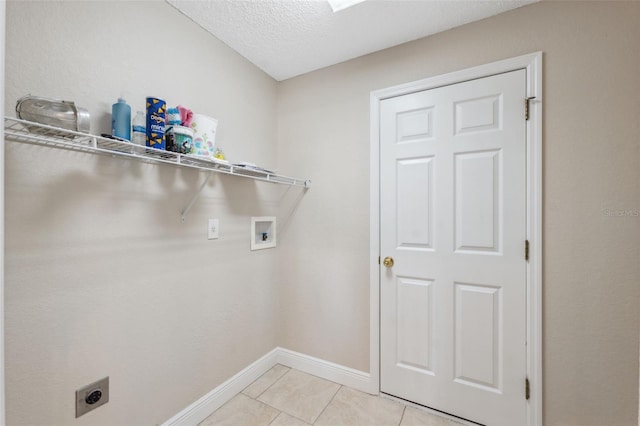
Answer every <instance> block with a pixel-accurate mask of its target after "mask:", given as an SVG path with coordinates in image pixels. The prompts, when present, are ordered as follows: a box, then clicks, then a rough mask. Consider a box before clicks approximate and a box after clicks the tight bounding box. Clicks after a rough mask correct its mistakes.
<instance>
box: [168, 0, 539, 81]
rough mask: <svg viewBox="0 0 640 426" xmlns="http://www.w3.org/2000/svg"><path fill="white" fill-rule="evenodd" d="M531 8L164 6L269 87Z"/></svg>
mask: <svg viewBox="0 0 640 426" xmlns="http://www.w3.org/2000/svg"><path fill="white" fill-rule="evenodd" d="M535 1H538V0H486V1H485V0H368V1H365V2H364V3H360V4H357V5H355V6H353V7H350V8H348V9H345V10H342V11H340V12H337V13H334V12H333V11H332V10H331V7H330V6H329V3H327V2H326V1H323V0H167V2H168V3H169V4H171V5H173V6H174V7H176V8H177V9H178V10H180V11H181V12H182V13H184V14H185V15H186V16H188V17H190V18H191V19H192V20H193V21H195V22H196V23H197V24H199V25H200V26H202V27H203V28H204V29H206V30H207V31H209V32H210V33H211V34H213V35H214V36H216V37H217V38H218V39H220V40H222V41H223V42H224V43H226V44H227V45H228V46H230V47H231V48H232V49H234V50H235V51H237V52H238V53H240V54H241V55H242V56H244V57H245V58H247V59H248V60H249V61H251V62H253V63H254V64H255V65H257V66H258V67H260V68H261V69H262V70H264V71H265V72H266V73H267V74H269V75H271V76H272V77H273V78H274V79H276V80H279V81H280V80H286V79H288V78H291V77H295V76H297V75H300V74H304V73H307V72H310V71H313V70H316V69H319V68H324V67H326V66H329V65H333V64H337V63H340V62H344V61H347V60H349V59H352V58H356V57H358V56H362V55H366V54H367V53H372V52H376V51H378V50H382V49H386V48H388V47H392V46H396V45H398V44H402V43H406V42H408V41H411V40H416V39H419V38H422V37H425V36H428V35H431V34H435V33H438V32H441V31H445V30H447V29H450V28H454V27H457V26H460V25H463V24H466V23H469V22H473V21H477V20H480V19H484V18H487V17H489V16H493V15H497V14H499V13H502V12H506V11H508V10H511V9H515V8H517V7H520V6H524V5H526V4H529V3H533V2H535Z"/></svg>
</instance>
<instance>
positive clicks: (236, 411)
mask: <svg viewBox="0 0 640 426" xmlns="http://www.w3.org/2000/svg"><path fill="white" fill-rule="evenodd" d="M210 425H217V426H226V425H228V426H263V425H264V426H305V425H307V426H308V425H317V426H347V425H361V426H386V425H389V426H458V425H460V424H459V423H456V422H454V421H451V420H447V419H445V418H442V417H438V416H434V415H432V414H430V413H428V412H426V411H422V410H418V409H416V408H413V407H409V406H406V405H404V404H401V403H399V402H396V401H392V400H390V399H385V398H380V397H378V396H373V395H369V394H366V393H363V392H360V391H357V390H354V389H351V388H348V387H345V386H341V385H339V384H337V383H333V382H330V381H327V380H324V379H320V378H318V377H315V376H312V375H310V374H306V373H303V372H300V371H298V370H294V369H290V368H287V367H283V366H282V365H276V366H275V367H273V368H272V369H271V370H269V371H267V372H266V373H265V374H264V375H262V377H260V378H259V379H258V380H256V381H255V382H253V383H252V384H251V385H249V386H248V387H247V388H246V389H245V390H243V391H242V392H241V393H239V394H238V395H236V396H235V397H234V398H233V399H231V400H230V401H229V402H227V403H226V404H225V405H223V406H222V407H220V408H219V409H218V410H217V411H215V412H214V413H213V414H212V415H211V416H209V417H207V418H206V419H205V420H204V421H203V422H202V423H200V426H210Z"/></svg>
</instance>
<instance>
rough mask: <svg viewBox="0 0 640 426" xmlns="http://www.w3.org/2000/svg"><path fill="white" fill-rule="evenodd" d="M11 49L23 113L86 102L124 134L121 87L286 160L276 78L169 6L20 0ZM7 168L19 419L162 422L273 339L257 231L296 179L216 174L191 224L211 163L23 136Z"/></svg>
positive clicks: (12, 85)
mask: <svg viewBox="0 0 640 426" xmlns="http://www.w3.org/2000/svg"><path fill="white" fill-rule="evenodd" d="M6 55H7V56H6V64H7V71H6V101H5V108H6V111H7V113H8V114H9V115H13V114H14V113H13V110H14V106H15V101H16V99H17V98H19V97H21V96H23V95H25V94H27V93H31V94H33V95H39V96H47V97H54V98H62V99H69V100H75V101H76V102H77V104H78V105H80V106H84V107H87V108H88V109H89V110H90V111H91V114H92V118H93V119H92V124H93V132H94V133H102V132H109V130H110V111H111V110H110V108H111V103H113V102H115V100H116V98H117V97H118V96H119V94H120V91H121V90H126V91H127V92H128V96H127V99H128V101H129V102H130V103H131V104H132V106H133V107H134V108H142V107H143V105H144V97H145V96H147V95H149V94H153V95H155V96H160V97H165V99H167V101H168V102H169V103H170V104H171V105H175V104H178V103H183V104H184V105H188V106H190V107H191V108H192V109H193V110H195V111H198V112H201V113H205V114H209V115H211V116H214V117H216V118H218V119H219V120H220V127H219V135H218V137H219V139H218V140H219V142H220V144H221V146H222V147H223V149H224V150H225V151H226V152H227V154H228V155H229V157H230V158H231V159H233V160H235V161H242V160H246V161H254V162H257V163H260V164H264V165H265V166H269V167H275V166H276V149H275V148H276V145H275V136H276V127H275V126H276V116H275V110H276V88H277V86H276V82H275V81H274V80H273V79H271V78H270V77H268V76H266V75H265V74H264V73H262V72H261V71H259V70H258V69H257V68H256V67H255V66H253V65H252V64H250V63H249V62H247V61H246V60H244V59H243V58H241V57H240V56H239V55H237V54H236V53H235V52H233V51H231V50H230V49H229V48H227V47H226V46H225V45H223V44H222V43H221V42H219V41H218V40H216V39H215V38H213V37H212V36H210V35H209V34H207V33H206V32H205V31H204V30H202V29H201V28H200V27H198V26H196V25H194V24H193V23H192V22H191V21H190V20H189V19H187V18H186V17H184V16H183V15H181V14H180V13H179V12H177V11H176V10H174V9H173V8H172V7H171V6H169V5H167V4H166V3H164V2H149V1H145V2H117V3H113V2H109V3H105V2H83V1H79V2H64V3H53V2H13V1H10V2H8V4H7V52H6ZM6 160H7V161H6V306H5V312H6V382H7V386H6V392H7V398H6V401H7V424H9V425H53V424H57V425H63V424H65V425H69V424H77V425H86V424H92V425H134V424H138V425H142V424H158V423H161V422H163V421H165V420H167V419H168V418H170V417H171V416H173V415H175V414H176V413H178V412H179V411H180V410H182V409H184V408H185V407H186V406H187V405H189V404H191V403H192V402H194V401H195V400H196V399H198V398H200V397H201V396H203V395H204V394H206V393H207V392H209V391H210V390H212V389H213V388H215V387H216V386H218V385H219V384H220V383H222V382H223V381H224V380H226V379H228V378H230V377H231V376H233V375H234V374H236V373H237V372H238V371H240V370H241V369H243V368H244V367H246V366H247V365H249V364H250V363H251V362H253V361H255V360H256V359H258V358H259V357H261V356H262V355H264V354H265V353H267V352H268V351H270V350H272V349H273V348H274V347H275V346H276V344H277V342H276V336H275V331H274V328H273V324H274V322H275V319H274V316H275V311H274V309H275V299H276V296H275V274H276V270H275V266H274V265H275V259H276V255H277V251H275V250H262V251H260V252H250V250H249V238H248V235H249V224H250V216H252V215H254V216H261V215H269V214H273V213H274V212H275V205H276V203H278V202H279V200H280V198H281V196H282V191H284V190H286V188H284V187H275V186H272V185H270V184H266V183H256V182H254V181H249V180H242V179H239V178H233V177H229V178H225V177H219V176H218V177H215V178H214V179H212V181H211V183H210V185H209V186H208V187H207V188H206V189H205V191H204V193H203V194H202V197H201V198H200V199H199V201H198V203H197V204H196V205H195V206H194V208H193V210H192V211H191V212H190V214H189V216H188V217H187V220H186V223H184V224H181V223H180V212H181V210H182V209H183V208H184V207H185V206H186V205H187V203H188V202H189V200H190V198H191V196H192V195H193V194H194V193H195V192H196V191H197V189H198V188H199V186H200V182H202V180H203V178H204V175H201V174H199V173H198V172H196V171H189V170H183V169H176V168H173V167H170V166H155V165H150V164H145V163H138V162H131V161H126V160H119V159H113V158H110V157H95V156H91V155H87V154H82V153H77V152H70V151H64V150H53V149H49V148H44V147H37V146H29V145H24V144H17V143H13V142H7V144H6ZM292 191H295V189H292ZM210 217H216V218H219V219H220V239H219V240H218V241H208V240H207V239H206V226H207V225H206V224H207V219H208V218H210ZM107 375H108V376H110V386H111V399H110V401H109V403H108V404H107V405H105V406H103V407H101V408H99V409H98V410H96V411H94V412H92V413H89V414H87V415H86V416H84V417H81V418H80V419H78V420H74V405H73V404H74V403H73V401H74V397H75V394H74V392H75V389H76V388H78V387H80V386H83V385H86V384H89V383H91V382H93V381H95V380H97V379H100V378H102V377H103V376H107ZM34 395H36V396H37V398H38V400H37V402H36V401H35V400H34Z"/></svg>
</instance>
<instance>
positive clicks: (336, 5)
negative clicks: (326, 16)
mask: <svg viewBox="0 0 640 426" xmlns="http://www.w3.org/2000/svg"><path fill="white" fill-rule="evenodd" d="M327 1H328V2H329V4H330V5H331V9H333V11H334V12H340V11H341V10H344V9H346V8H348V7H351V6H355V5H356V4H358V3H362V2H363V1H365V0H327Z"/></svg>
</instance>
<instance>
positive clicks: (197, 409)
mask: <svg viewBox="0 0 640 426" xmlns="http://www.w3.org/2000/svg"><path fill="white" fill-rule="evenodd" d="M278 350H279V348H275V349H274V350H272V351H271V352H269V353H268V354H266V355H264V356H263V357H262V358H260V359H258V360H257V361H255V362H253V363H252V364H251V365H249V366H248V367H246V368H245V369H244V370H242V371H240V372H239V373H238V374H236V375H235V376H233V377H232V378H230V379H229V380H227V381H226V382H224V383H222V384H221V385H220V386H218V387H217V388H215V389H213V390H212V391H211V392H209V393H207V394H206V395H204V396H203V397H202V398H200V399H198V400H197V401H196V402H194V403H193V404H191V405H189V406H188V407H187V408H185V409H184V410H182V411H181V412H179V413H178V414H176V415H175V416H173V417H171V418H170V419H169V420H167V421H166V422H164V423H163V424H162V426H196V425H197V424H198V423H200V422H201V421H203V420H204V419H206V418H207V417H209V416H210V415H211V413H213V412H214V411H216V410H217V409H218V408H220V407H222V406H223V405H224V404H225V403H226V402H227V401H229V400H230V399H231V398H233V397H234V396H236V395H237V394H238V393H240V392H242V390H243V389H244V388H246V387H247V386H249V385H250V384H251V383H253V382H254V381H255V380H256V379H257V378H258V377H260V376H262V375H263V374H264V373H266V372H267V371H269V369H271V368H272V367H273V366H274V365H276V364H277V361H276V359H277V353H278Z"/></svg>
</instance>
